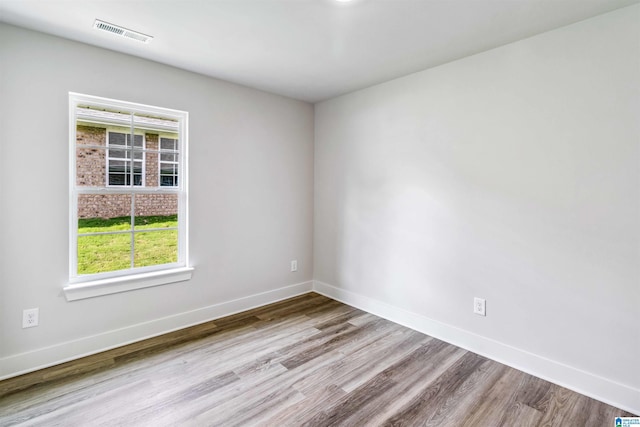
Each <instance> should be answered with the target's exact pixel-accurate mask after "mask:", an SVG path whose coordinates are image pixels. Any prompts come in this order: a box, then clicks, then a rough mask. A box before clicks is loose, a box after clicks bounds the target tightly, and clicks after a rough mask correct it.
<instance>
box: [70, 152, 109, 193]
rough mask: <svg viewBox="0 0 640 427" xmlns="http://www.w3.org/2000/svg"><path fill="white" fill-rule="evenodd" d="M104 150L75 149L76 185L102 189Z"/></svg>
mask: <svg viewBox="0 0 640 427" xmlns="http://www.w3.org/2000/svg"><path fill="white" fill-rule="evenodd" d="M105 164H106V150H104V149H100V148H78V149H76V185H81V186H88V187H104V185H105V170H106V167H105Z"/></svg>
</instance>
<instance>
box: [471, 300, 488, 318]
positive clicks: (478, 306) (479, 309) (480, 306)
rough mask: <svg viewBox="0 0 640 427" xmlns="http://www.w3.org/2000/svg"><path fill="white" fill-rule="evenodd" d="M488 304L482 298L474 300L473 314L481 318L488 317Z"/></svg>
mask: <svg viewBox="0 0 640 427" xmlns="http://www.w3.org/2000/svg"><path fill="white" fill-rule="evenodd" d="M486 309H487V302H486V301H485V300H484V299H482V298H474V299H473V312H474V313H475V314H478V315H480V316H486V315H487V311H486Z"/></svg>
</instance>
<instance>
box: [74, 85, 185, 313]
mask: <svg viewBox="0 0 640 427" xmlns="http://www.w3.org/2000/svg"><path fill="white" fill-rule="evenodd" d="M81 106H92V107H98V108H104V109H106V110H108V111H126V112H128V113H131V114H140V115H148V116H151V117H164V118H167V119H171V120H176V121H177V122H178V128H177V134H178V151H179V156H178V163H179V164H178V176H179V179H178V185H177V186H172V187H169V186H165V187H162V186H160V185H159V184H160V182H158V186H157V187H145V186H144V176H143V185H142V186H134V185H131V186H122V185H112V186H108V185H107V186H105V187H90V186H78V185H77V184H76V176H77V165H76V149H77V147H79V145H77V143H76V132H77V124H78V120H79V119H78V111H79V110H78V108H79V107H81ZM188 119H189V114H188V113H187V112H186V111H180V110H172V109H168V108H162V107H154V106H150V105H143V104H136V103H132V102H126V101H119V100H114V99H109V98H102V97H97V96H91V95H84V94H79V93H74V92H69V139H70V142H69V200H70V212H69V281H68V283H67V284H66V286H64V287H63V290H64V293H65V296H66V298H67V300H68V301H73V300H77V299H84V298H91V297H96V296H100V295H107V294H113V293H118V292H125V291H130V290H133V289H140V288H146V287H150V286H158V285H163V284H168V283H175V282H181V281H186V280H189V279H191V275H192V273H193V268H192V267H191V266H190V265H189V245H188V236H189V233H188V231H189V230H188V218H189V216H188V170H187V169H188V145H189V144H188ZM104 120H106V121H108V120H110V119H109V118H105V119H104ZM114 120H116V119H114ZM80 121H82V119H80ZM105 124H108V125H109V124H110V125H116V126H118V127H122V123H105ZM130 126H131V129H132V133H134V132H133V131H134V129H136V130H137V129H138V128H139V127H138V125H137V124H136V125H135V126H134V125H133V124H131V125H130ZM149 126H151V127H149V128H147V129H151V130H154V131H155V129H156V128H155V127H154V126H153V125H149ZM141 128H143V129H144V127H141ZM108 131H109V129H108V128H107V132H108ZM160 131H161V129H160ZM106 138H108V133H107V136H106ZM80 147H81V146H80ZM159 148H160V139H158V152H159V151H160V150H159ZM104 149H105V150H108V143H107V141H106V140H105V148H104ZM143 152H144V153H146V150H145V151H143ZM158 154H159V153H158ZM105 156H108V152H105ZM132 160H133V159H132ZM143 165H144V162H143ZM106 175H107V179H108V170H107V171H106ZM122 193H128V194H133V195H135V194H159V193H162V194H176V195H177V196H178V227H177V229H178V261H177V262H175V263H170V264H162V265H154V266H147V267H132V268H130V269H126V270H118V271H112V272H106V273H96V274H86V275H78V262H77V261H78V260H77V257H78V195H79V194H122ZM141 231H142V230H141ZM131 232H132V235H134V234H135V230H132V231H131ZM134 250H135V249H134Z"/></svg>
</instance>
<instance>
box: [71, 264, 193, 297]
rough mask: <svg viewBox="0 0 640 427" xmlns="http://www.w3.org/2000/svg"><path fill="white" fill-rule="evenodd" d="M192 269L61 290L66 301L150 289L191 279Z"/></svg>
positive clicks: (91, 283) (105, 281)
mask: <svg viewBox="0 0 640 427" xmlns="http://www.w3.org/2000/svg"><path fill="white" fill-rule="evenodd" d="M193 270H194V269H193V267H181V268H174V269H171V270H163V271H154V272H151V273H142V274H132V275H129V276H124V277H116V278H110V279H102V280H94V281H92V282H84V283H75V284H69V285H67V286H65V287H64V288H63V290H64V294H65V296H66V298H67V301H76V300H80V299H85V298H93V297H98V296H101V295H109V294H116V293H119V292H127V291H132V290H134V289H142V288H150V287H152V286H159V285H167V284H169V283H175V282H183V281H185V280H189V279H191V275H192V273H193Z"/></svg>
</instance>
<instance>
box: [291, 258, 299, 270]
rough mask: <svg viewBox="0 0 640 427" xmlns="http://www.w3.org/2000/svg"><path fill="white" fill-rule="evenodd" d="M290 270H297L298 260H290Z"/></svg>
mask: <svg viewBox="0 0 640 427" xmlns="http://www.w3.org/2000/svg"><path fill="white" fill-rule="evenodd" d="M291 271H298V260H297V259H294V260H291Z"/></svg>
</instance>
